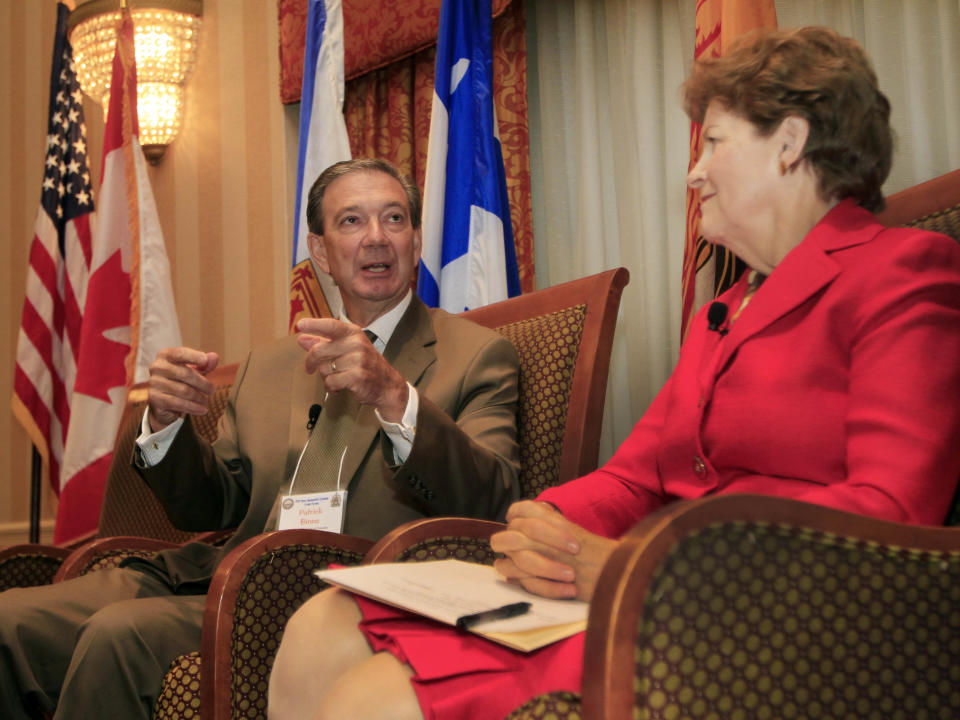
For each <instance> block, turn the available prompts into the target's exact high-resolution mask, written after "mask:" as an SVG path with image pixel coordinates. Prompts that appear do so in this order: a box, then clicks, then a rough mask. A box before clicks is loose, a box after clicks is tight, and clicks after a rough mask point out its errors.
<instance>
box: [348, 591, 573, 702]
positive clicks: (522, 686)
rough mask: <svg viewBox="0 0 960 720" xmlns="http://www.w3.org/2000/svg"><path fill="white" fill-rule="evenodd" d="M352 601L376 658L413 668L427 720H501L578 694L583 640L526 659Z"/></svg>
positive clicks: (451, 629) (387, 608)
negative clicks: (543, 697)
mask: <svg viewBox="0 0 960 720" xmlns="http://www.w3.org/2000/svg"><path fill="white" fill-rule="evenodd" d="M353 597H354V599H355V600H356V601H357V605H359V606H360V612H361V613H363V621H362V622H361V623H360V630H361V631H362V632H363V634H364V635H365V636H366V638H367V641H368V642H369V643H370V646H371V647H372V648H373V650H374V652H380V651H382V650H385V651H387V652H389V653H392V654H393V655H394V656H395V657H396V658H397V659H398V660H400V661H401V662H403V663H406V664H407V665H409V666H410V667H411V668H413V672H414V676H413V679H412V682H413V689H414V691H415V692H416V693H417V698H418V699H419V700H420V707H421V708H422V710H423V716H424V718H426V720H495V719H497V720H498V719H500V718H504V717H506V716H507V715H509V714H510V713H511V712H513V711H514V710H516V709H517V708H518V707H520V706H521V705H523V704H524V703H525V702H526V701H527V700H529V699H531V698H533V697H535V696H537V695H540V694H541V693H546V692H553V691H556V690H566V691H569V692H576V693H579V692H580V675H581V673H582V670H583V636H584V634H583V633H578V634H577V635H573V636H572V637H569V638H567V639H565V640H561V641H559V642H556V643H553V644H552V645H547V646H546V647H543V648H540V649H539V650H535V651H533V652H529V653H525V652H520V651H517V650H511V649H510V648H508V647H505V646H503V645H500V644H498V643H495V642H492V641H490V640H486V639H484V638H482V637H479V636H478V635H474V634H473V633H469V632H465V631H463V630H458V629H457V628H455V627H451V626H449V625H444V624H443V623H439V622H435V621H433V620H429V619H427V618H424V617H422V616H420V615H415V614H412V613H408V612H405V611H403V610H399V609H397V608H393V607H390V606H388V605H383V604H382V603H378V602H375V601H373V600H369V599H367V598H364V597H360V596H358V595H354V596H353Z"/></svg>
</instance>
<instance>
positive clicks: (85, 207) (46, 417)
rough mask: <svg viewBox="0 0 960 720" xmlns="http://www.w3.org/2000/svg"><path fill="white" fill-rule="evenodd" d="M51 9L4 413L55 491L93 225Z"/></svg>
mask: <svg viewBox="0 0 960 720" xmlns="http://www.w3.org/2000/svg"><path fill="white" fill-rule="evenodd" d="M69 12H70V11H69V10H68V9H67V8H66V6H64V5H62V4H59V5H58V7H57V33H56V37H55V40H54V50H53V66H52V69H51V73H50V105H49V107H50V118H49V122H48V124H47V153H46V160H45V162H44V173H43V185H42V189H41V196H40V208H39V211H38V212H37V220H36V225H35V226H34V233H33V242H32V243H31V245H30V262H29V267H28V270H27V289H26V297H25V298H24V302H23V318H22V320H21V324H20V334H19V337H18V339H17V365H16V370H15V377H14V385H13V399H12V407H13V412H14V415H15V416H16V417H17V419H18V420H19V421H20V423H21V424H22V425H23V426H24V428H25V429H26V431H27V434H28V435H29V436H30V439H31V440H32V441H33V443H34V445H35V446H36V447H37V449H38V451H39V452H40V454H41V455H42V456H43V458H44V459H45V460H46V461H47V463H48V467H49V470H50V482H51V484H52V485H53V489H54V491H55V492H57V493H59V491H60V464H61V460H62V457H63V446H64V442H65V439H66V436H67V426H68V425H69V422H70V400H71V396H72V394H73V383H74V378H75V376H76V363H77V351H78V348H79V344H80V327H81V324H82V321H83V306H84V296H85V294H86V287H87V278H88V276H89V272H90V259H91V252H92V251H91V226H92V224H93V223H94V221H95V215H94V212H93V190H92V187H91V184H90V169H89V166H88V163H87V136H86V126H85V125H84V120H83V106H82V95H81V92H80V85H79V83H78V82H77V77H76V74H75V72H74V67H73V50H72V49H71V47H70V43H69V42H68V41H67V16H68V15H69Z"/></svg>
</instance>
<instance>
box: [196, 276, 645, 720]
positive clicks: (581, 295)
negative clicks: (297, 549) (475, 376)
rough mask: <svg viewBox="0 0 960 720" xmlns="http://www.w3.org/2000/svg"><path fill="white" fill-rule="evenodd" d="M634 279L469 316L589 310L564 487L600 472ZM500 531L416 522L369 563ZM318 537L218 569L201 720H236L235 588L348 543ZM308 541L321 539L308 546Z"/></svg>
mask: <svg viewBox="0 0 960 720" xmlns="http://www.w3.org/2000/svg"><path fill="white" fill-rule="evenodd" d="M629 277H630V276H629V273H628V272H627V271H626V270H625V269H624V268H617V269H613V270H608V271H605V272H602V273H599V274H597V275H592V276H589V277H586V278H581V279H579V280H574V281H571V282H569V283H563V284H561V285H557V286H554V287H551V288H547V289H544V290H540V291H537V292H535V293H530V294H528V295H523V296H520V297H517V298H512V299H510V300H506V301H503V302H500V303H495V304H493V305H488V306H485V307H483V308H478V309H476V310H471V311H469V312H467V313H464V316H465V317H467V318H469V319H471V320H473V321H474V322H477V323H478V324H481V325H484V326H487V327H500V326H502V325H507V324H510V323H515V322H519V321H522V320H526V319H529V318H533V317H536V316H540V315H543V314H547V313H551V312H556V311H558V310H560V309H562V308H565V307H570V306H572V305H577V304H580V303H583V304H585V305H586V315H585V317H584V322H583V334H582V337H581V340H580V346H579V352H578V355H577V359H576V372H575V374H574V378H573V382H572V387H571V390H570V401H569V407H568V411H567V419H566V425H565V430H564V443H563V449H562V454H561V461H560V470H559V481H560V482H566V481H567V480H571V479H573V478H575V477H579V476H581V475H583V474H586V473H587V472H590V471H591V470H593V469H595V468H596V465H597V457H598V453H599V438H600V432H599V430H600V426H601V422H602V416H603V407H604V402H605V397H606V381H607V375H608V372H609V367H610V352H611V348H612V344H613V334H614V330H615V326H616V319H617V311H618V308H619V305H620V297H621V295H622V292H623V288H624V287H625V286H626V284H627V282H628V281H629ZM598 348H600V349H601V351H600V352H598V350H597V349H598ZM501 527H503V525H502V524H501V523H496V522H491V521H484V520H475V519H467V518H430V519H426V520H418V521H413V522H411V523H407V524H406V525H403V526H401V527H400V528H397V529H396V530H394V531H392V532H391V533H388V534H387V535H386V536H385V537H384V538H382V539H381V540H380V541H379V542H377V543H376V544H375V545H374V546H373V547H371V548H370V549H369V551H368V552H367V554H366V556H365V557H364V562H389V561H394V560H398V559H401V558H402V557H403V556H404V552H405V551H406V550H408V548H410V547H411V546H414V545H416V544H417V543H428V542H430V541H431V540H434V539H437V538H441V537H444V536H456V537H458V538H463V539H465V540H476V539H479V540H489V537H490V535H491V534H493V533H494V532H496V530H497V529H499V528H501ZM317 533H318V531H306V530H304V531H300V530H282V531H278V532H274V533H269V534H268V535H266V536H261V537H259V538H254V539H251V540H250V541H247V542H246V543H244V544H241V545H240V546H238V547H237V548H235V549H234V550H233V551H232V552H231V553H230V554H229V555H228V556H227V557H226V558H225V559H224V561H223V562H222V563H221V564H220V567H219V568H218V569H217V572H216V574H215V576H214V580H213V583H212V584H211V587H210V591H209V593H208V595H207V605H206V611H205V616H204V626H203V647H202V649H201V658H202V663H203V664H202V667H203V671H202V673H201V681H200V687H201V690H200V696H201V697H200V703H201V708H202V712H203V714H204V717H208V718H214V719H215V720H226V719H227V718H231V717H232V705H231V703H232V698H231V683H230V678H231V674H232V673H233V669H232V667H231V654H232V653H231V643H232V634H233V612H232V611H231V610H228V608H232V607H234V606H235V604H236V597H237V589H238V588H239V587H240V586H241V584H242V583H243V581H244V577H245V575H246V572H247V570H248V569H249V568H250V567H251V565H252V564H253V562H255V560H256V558H257V557H259V556H260V555H261V554H262V553H263V552H270V551H271V550H275V549H277V548H279V547H283V546H285V545H288V544H298V543H303V544H318V545H323V544H328V543H334V542H335V541H336V540H337V538H339V539H340V540H341V541H343V542H346V541H348V538H347V537H346V536H334V537H333V538H330V537H326V535H327V534H326V533H320V534H317ZM311 536H313V537H315V538H316V539H315V540H313V541H310V540H309V538H310V537H311ZM353 540H355V538H354V539H353Z"/></svg>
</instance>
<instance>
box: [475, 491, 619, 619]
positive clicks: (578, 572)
mask: <svg viewBox="0 0 960 720" xmlns="http://www.w3.org/2000/svg"><path fill="white" fill-rule="evenodd" d="M616 544H617V542H616V541H615V540H611V539H609V538H605V537H602V536H600V535H595V534H594V533H591V532H589V531H587V530H585V529H584V528H582V527H580V526H579V525H577V524H576V523H572V522H570V521H569V520H567V519H566V518H564V517H563V515H561V514H560V512H558V511H557V509H556V508H554V507H553V506H552V505H550V504H549V503H546V502H537V501H534V500H522V501H520V502H516V503H514V504H513V505H511V506H510V509H509V510H507V529H506V530H502V531H501V532H498V533H496V534H495V535H493V537H492V538H491V539H490V545H491V547H492V548H493V550H494V551H495V552H499V553H503V554H504V555H506V557H505V558H499V559H498V560H497V561H496V562H495V563H494V567H495V568H496V569H497V572H499V573H500V574H501V575H503V576H504V577H505V578H508V579H509V580H512V581H514V582H518V583H520V585H522V586H523V587H524V588H525V589H526V590H528V591H529V592H532V593H534V594H536V595H542V596H544V597H550V598H577V599H578V600H586V601H589V600H590V598H592V597H593V591H594V589H595V588H596V585H597V579H598V578H599V577H600V571H601V570H602V569H603V565H604V563H605V562H606V561H607V558H608V557H609V556H610V553H612V552H613V549H614V547H616Z"/></svg>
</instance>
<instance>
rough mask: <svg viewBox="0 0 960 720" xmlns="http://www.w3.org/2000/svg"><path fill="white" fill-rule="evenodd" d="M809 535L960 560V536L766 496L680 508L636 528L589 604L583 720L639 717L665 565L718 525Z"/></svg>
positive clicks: (729, 497) (680, 504) (693, 503)
mask: <svg viewBox="0 0 960 720" xmlns="http://www.w3.org/2000/svg"><path fill="white" fill-rule="evenodd" d="M731 522H732V523H737V522H752V523H764V524H777V525H785V526H790V527H796V528H804V529H808V530H812V531H816V532H820V533H825V534H831V535H836V536H839V537H848V538H854V539H856V541H857V542H860V543H863V544H865V545H869V544H873V543H876V544H878V545H884V546H894V547H900V548H911V549H915V550H917V551H919V552H951V551H952V552H957V551H958V550H960V529H954V528H942V527H920V526H916V525H903V524H900V523H893V522H885V521H882V520H875V519H873V518H869V517H866V516H864V515H857V514H854V513H848V512H843V511H840V510H833V509H830V508H825V507H822V506H819V505H812V504H809V503H804V502H799V501H796V500H787V499H784V498H777V497H772V496H766V495H720V496H714V497H709V498H702V499H699V500H691V501H684V502H677V503H674V504H672V505H669V506H667V507H665V508H662V509H661V510H659V511H657V512H655V513H652V514H651V515H650V516H649V517H647V518H646V519H644V520H643V521H641V522H640V523H639V524H637V525H636V526H635V527H634V528H633V529H632V530H630V531H629V532H628V533H627V534H626V535H625V536H624V537H623V539H622V541H621V542H620V544H619V545H618V546H617V549H616V550H614V552H613V554H612V555H611V556H610V558H609V560H608V561H607V563H606V565H604V568H603V571H602V572H601V574H600V579H599V581H598V583H597V590H596V593H595V594H594V596H593V600H592V602H591V603H590V615H589V619H588V622H587V634H586V640H585V645H584V657H585V658H589V662H584V665H583V689H582V698H583V706H582V707H583V717H584V718H604V719H605V720H627V719H628V718H629V719H632V718H633V717H634V711H635V705H634V699H635V696H634V672H635V670H634V666H635V655H634V653H635V638H636V633H637V624H638V622H639V621H640V618H641V617H642V616H643V611H644V607H645V603H646V600H647V598H648V595H649V590H650V588H651V585H652V583H653V581H654V580H655V579H656V575H657V572H658V570H659V569H660V567H661V565H662V564H663V562H664V561H665V560H666V558H667V557H668V556H669V555H670V554H671V552H673V550H674V549H675V548H676V547H677V546H678V545H679V544H680V543H682V542H683V540H684V539H685V538H687V537H688V536H690V535H692V534H693V533H695V532H696V531H698V530H701V529H704V528H707V527H709V526H711V525H716V524H718V523H731Z"/></svg>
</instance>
